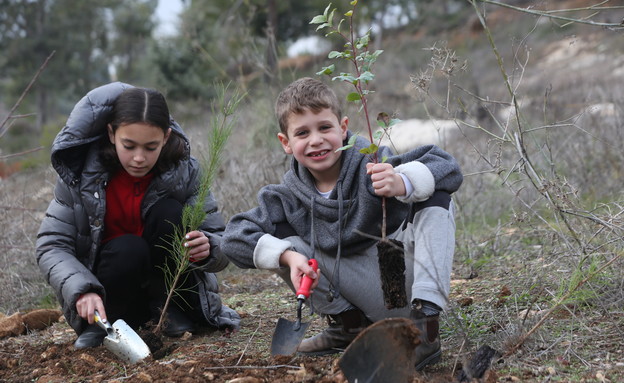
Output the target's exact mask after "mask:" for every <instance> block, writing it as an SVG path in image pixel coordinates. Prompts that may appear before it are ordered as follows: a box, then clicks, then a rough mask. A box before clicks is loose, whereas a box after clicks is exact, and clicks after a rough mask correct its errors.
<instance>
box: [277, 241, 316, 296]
mask: <svg viewBox="0 0 624 383" xmlns="http://www.w3.org/2000/svg"><path fill="white" fill-rule="evenodd" d="M280 265H282V266H288V267H289V268H290V280H291V282H292V284H293V286H294V287H295V291H296V290H298V289H299V286H301V280H302V279H303V276H304V275H307V276H308V277H310V278H312V279H314V282H313V283H312V289H314V288H315V287H316V286H317V285H318V282H319V281H318V274H317V273H316V272H314V269H312V267H310V265H308V257H306V256H305V255H303V254H301V253H297V252H296V251H292V250H286V251H284V252H283V253H282V255H281V256H280Z"/></svg>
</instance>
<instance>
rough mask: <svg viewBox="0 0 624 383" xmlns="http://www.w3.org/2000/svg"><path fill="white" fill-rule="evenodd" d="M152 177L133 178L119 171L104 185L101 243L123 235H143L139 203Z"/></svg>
mask: <svg viewBox="0 0 624 383" xmlns="http://www.w3.org/2000/svg"><path fill="white" fill-rule="evenodd" d="M153 177H154V175H153V174H152V173H148V174H147V175H145V176H143V177H133V176H131V175H130V174H128V172H126V171H125V170H123V169H122V170H119V171H118V172H117V173H115V175H114V176H113V178H111V180H110V181H109V182H108V185H106V215H105V216H104V239H103V240H102V242H107V241H110V240H111V239H113V238H116V237H119V236H121V235H124V234H134V235H138V236H141V235H143V220H142V219H141V201H142V200H143V196H145V190H147V187H148V186H149V184H150V182H151V181H152V178H153Z"/></svg>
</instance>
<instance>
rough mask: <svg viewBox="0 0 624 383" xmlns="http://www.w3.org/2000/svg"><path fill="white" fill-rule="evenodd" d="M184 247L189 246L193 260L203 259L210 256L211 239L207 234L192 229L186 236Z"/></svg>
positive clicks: (190, 256) (190, 257)
mask: <svg viewBox="0 0 624 383" xmlns="http://www.w3.org/2000/svg"><path fill="white" fill-rule="evenodd" d="M184 239H186V242H184V247H186V248H188V249H189V251H188V253H189V260H190V261H191V262H198V261H202V260H204V259H206V258H208V257H209V256H210V241H209V240H208V237H206V235H205V234H204V233H203V232H201V231H199V230H195V231H191V232H190V233H187V234H186V235H185V236H184Z"/></svg>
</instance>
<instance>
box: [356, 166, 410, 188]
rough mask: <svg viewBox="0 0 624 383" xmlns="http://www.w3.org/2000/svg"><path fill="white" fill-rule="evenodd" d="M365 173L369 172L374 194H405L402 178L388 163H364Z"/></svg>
mask: <svg viewBox="0 0 624 383" xmlns="http://www.w3.org/2000/svg"><path fill="white" fill-rule="evenodd" d="M366 173H367V174H370V176H371V181H373V189H374V190H375V194H377V195H378V196H380V197H397V196H404V195H405V192H406V190H405V183H404V182H403V178H402V177H401V176H400V175H399V174H398V173H397V172H395V171H394V168H393V167H392V165H390V164H388V163H378V164H374V163H372V162H369V163H367V164H366Z"/></svg>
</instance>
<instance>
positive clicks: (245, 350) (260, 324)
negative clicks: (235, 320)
mask: <svg viewBox="0 0 624 383" xmlns="http://www.w3.org/2000/svg"><path fill="white" fill-rule="evenodd" d="M260 326H262V319H260V321H259V322H258V327H256V330H255V331H254V332H253V334H251V337H250V338H249V340H248V341H247V344H246V345H245V348H244V349H243V352H242V353H241V356H240V358H238V361H236V366H238V364H239V363H240V362H241V360H242V359H243V356H245V352H247V348H248V347H249V344H250V343H251V341H252V340H253V338H254V336H255V335H256V333H257V332H258V330H259V329H260Z"/></svg>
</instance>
